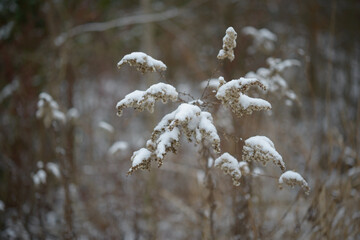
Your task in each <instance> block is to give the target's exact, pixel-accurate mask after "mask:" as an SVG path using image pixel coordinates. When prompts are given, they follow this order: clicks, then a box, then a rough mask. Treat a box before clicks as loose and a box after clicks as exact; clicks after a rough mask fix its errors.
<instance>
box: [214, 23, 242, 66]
mask: <svg viewBox="0 0 360 240" xmlns="http://www.w3.org/2000/svg"><path fill="white" fill-rule="evenodd" d="M236 37H237V33H236V32H235V30H234V28H232V27H229V28H228V29H226V35H225V37H224V38H223V46H222V49H220V51H219V53H218V55H217V58H218V59H220V60H223V59H225V58H228V59H229V60H230V61H233V60H234V58H235V55H234V48H235V47H236Z"/></svg>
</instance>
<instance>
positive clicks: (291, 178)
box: [279, 171, 310, 195]
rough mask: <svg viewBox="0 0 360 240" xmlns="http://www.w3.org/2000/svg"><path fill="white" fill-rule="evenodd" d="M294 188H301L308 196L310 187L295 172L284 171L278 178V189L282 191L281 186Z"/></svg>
mask: <svg viewBox="0 0 360 240" xmlns="http://www.w3.org/2000/svg"><path fill="white" fill-rule="evenodd" d="M284 183H285V184H286V185H289V186H291V187H294V186H295V185H299V186H301V188H302V189H303V190H304V192H305V194H307V195H309V193H310V187H309V185H308V183H307V182H306V181H305V179H304V178H303V177H302V176H301V175H300V174H299V173H297V172H294V171H286V172H285V173H283V174H282V175H281V176H280V178H279V187H280V189H282V186H283V184H284Z"/></svg>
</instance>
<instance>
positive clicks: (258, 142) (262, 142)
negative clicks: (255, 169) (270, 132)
mask: <svg viewBox="0 0 360 240" xmlns="http://www.w3.org/2000/svg"><path fill="white" fill-rule="evenodd" d="M242 158H243V160H244V161H247V162H251V161H258V162H261V163H262V164H263V165H266V163H267V162H269V161H272V162H273V163H274V164H275V165H278V166H279V167H280V169H281V170H282V171H285V169H286V167H285V163H284V161H283V159H282V157H281V155H280V154H279V153H278V152H277V151H276V149H275V146H274V143H273V142H272V141H271V140H270V139H269V138H267V137H265V136H254V137H250V138H248V139H247V140H245V145H244V147H243V156H242Z"/></svg>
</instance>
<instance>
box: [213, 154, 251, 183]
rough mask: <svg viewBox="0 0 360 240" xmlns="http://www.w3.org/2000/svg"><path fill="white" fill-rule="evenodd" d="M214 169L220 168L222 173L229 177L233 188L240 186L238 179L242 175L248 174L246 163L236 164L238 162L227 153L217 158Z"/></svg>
mask: <svg viewBox="0 0 360 240" xmlns="http://www.w3.org/2000/svg"><path fill="white" fill-rule="evenodd" d="M215 167H218V168H220V169H221V170H223V171H224V173H225V174H228V175H230V176H231V177H232V180H233V184H234V185H235V186H239V185H240V179H241V176H242V175H247V174H249V173H250V170H249V166H248V164H247V162H244V161H241V162H238V160H237V159H236V158H234V157H233V156H232V155H230V154H229V153H224V154H222V155H221V156H220V157H218V158H217V159H216V160H215Z"/></svg>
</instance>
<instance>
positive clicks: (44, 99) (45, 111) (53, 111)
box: [36, 92, 66, 128]
mask: <svg viewBox="0 0 360 240" xmlns="http://www.w3.org/2000/svg"><path fill="white" fill-rule="evenodd" d="M37 107H38V110H37V111H36V117H37V118H38V119H42V120H43V122H44V125H45V127H47V128H48V127H50V125H51V123H52V121H53V120H57V121H60V122H62V123H65V122H66V116H65V114H64V113H63V112H62V111H60V110H59V105H58V104H57V102H56V101H55V100H53V98H52V97H51V96H50V95H49V94H48V93H45V92H43V93H40V95H39V101H38V103H37Z"/></svg>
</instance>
